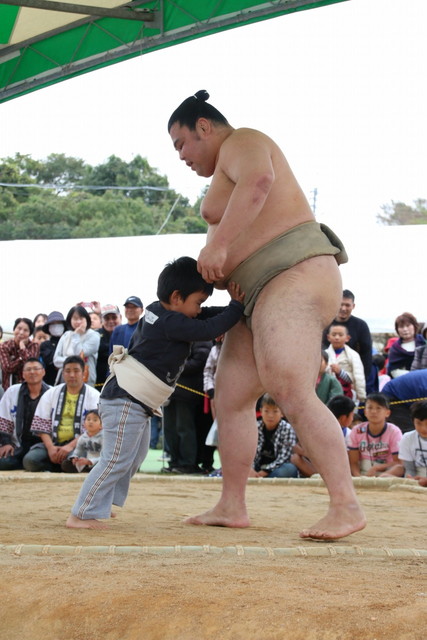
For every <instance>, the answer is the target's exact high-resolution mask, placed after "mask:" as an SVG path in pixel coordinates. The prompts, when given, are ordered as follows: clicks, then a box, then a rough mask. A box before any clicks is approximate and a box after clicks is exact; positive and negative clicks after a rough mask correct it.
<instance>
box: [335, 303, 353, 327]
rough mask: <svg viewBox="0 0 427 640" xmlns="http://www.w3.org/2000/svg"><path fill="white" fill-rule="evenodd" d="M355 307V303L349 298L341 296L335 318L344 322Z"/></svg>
mask: <svg viewBox="0 0 427 640" xmlns="http://www.w3.org/2000/svg"><path fill="white" fill-rule="evenodd" d="M354 307H355V304H354V302H353V300H352V299H351V298H343V299H342V301H341V306H340V310H339V311H338V315H337V320H341V322H346V321H347V320H348V319H349V317H350V316H351V313H352V311H353V309H354Z"/></svg>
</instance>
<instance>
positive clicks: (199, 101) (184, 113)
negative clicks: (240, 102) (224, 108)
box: [168, 89, 228, 131]
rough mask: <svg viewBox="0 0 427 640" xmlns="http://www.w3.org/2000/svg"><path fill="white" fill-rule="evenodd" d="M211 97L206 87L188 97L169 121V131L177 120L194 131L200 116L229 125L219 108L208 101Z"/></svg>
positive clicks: (182, 125)
mask: <svg viewBox="0 0 427 640" xmlns="http://www.w3.org/2000/svg"><path fill="white" fill-rule="evenodd" d="M208 99H209V93H208V92H207V91H205V89H201V90H200V91H197V92H196V93H195V94H194V95H193V96H190V97H189V98H186V99H185V100H184V101H183V102H181V104H180V105H179V107H177V108H176V109H175V111H174V112H173V114H172V115H171V117H170V118H169V122H168V131H170V130H171V127H172V125H173V124H175V122H178V123H179V125H180V126H181V127H184V126H185V127H188V128H189V129H190V131H194V129H195V128H196V123H197V121H198V119H199V118H206V119H207V120H212V122H215V123H217V124H223V125H228V122H227V119H226V118H225V117H224V116H223V115H222V113H221V112H220V111H218V109H216V108H215V107H214V106H212V105H211V104H209V103H208V102H206V100H208Z"/></svg>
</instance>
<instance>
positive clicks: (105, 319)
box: [96, 304, 122, 388]
mask: <svg viewBox="0 0 427 640" xmlns="http://www.w3.org/2000/svg"><path fill="white" fill-rule="evenodd" d="M101 317H102V327H101V328H100V329H98V330H97V331H98V333H99V335H100V340H99V348H98V359H97V361H96V387H97V388H100V387H101V386H102V385H103V384H104V382H105V381H106V379H107V376H108V356H109V355H110V340H111V336H112V334H113V331H114V329H115V328H116V327H118V326H119V325H120V322H121V319H122V316H121V315H120V311H119V308H118V307H117V306H116V305H114V304H105V305H104V306H103V307H102V308H101Z"/></svg>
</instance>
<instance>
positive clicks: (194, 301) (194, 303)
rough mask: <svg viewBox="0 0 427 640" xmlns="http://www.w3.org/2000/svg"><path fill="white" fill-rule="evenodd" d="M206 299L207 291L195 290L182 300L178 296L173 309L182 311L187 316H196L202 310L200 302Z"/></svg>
mask: <svg viewBox="0 0 427 640" xmlns="http://www.w3.org/2000/svg"><path fill="white" fill-rule="evenodd" d="M207 299H208V295H207V293H204V292H203V291H196V292H195V293H190V295H189V296H187V297H186V298H185V300H183V298H181V297H180V296H179V298H178V301H177V303H176V307H175V309H174V311H179V312H180V313H183V314H184V315H185V316H187V318H196V317H197V316H198V315H199V313H200V312H201V310H202V304H203V303H204V302H206V300H207Z"/></svg>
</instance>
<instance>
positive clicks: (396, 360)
mask: <svg viewBox="0 0 427 640" xmlns="http://www.w3.org/2000/svg"><path fill="white" fill-rule="evenodd" d="M394 328H395V329H396V333H397V335H398V336H399V337H398V339H397V340H396V341H395V342H394V343H393V344H392V346H391V349H390V352H389V354H388V364H387V373H388V375H389V376H391V377H392V378H397V377H399V376H401V375H403V374H406V373H407V372H408V371H410V370H411V366H412V361H413V360H414V355H415V348H416V347H421V346H423V345H425V343H426V341H425V340H424V338H423V336H422V335H421V334H420V333H418V322H417V319H416V317H415V316H413V315H412V313H407V312H405V313H402V314H401V315H400V316H397V318H396V320H395V323H394Z"/></svg>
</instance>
